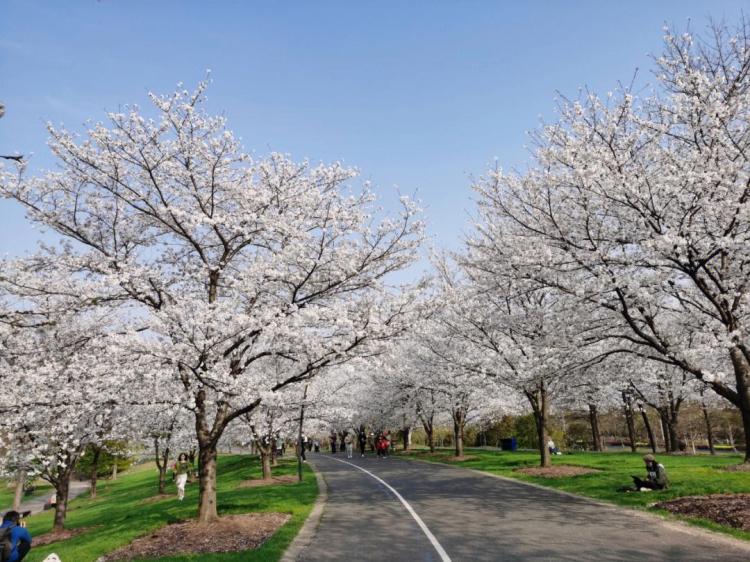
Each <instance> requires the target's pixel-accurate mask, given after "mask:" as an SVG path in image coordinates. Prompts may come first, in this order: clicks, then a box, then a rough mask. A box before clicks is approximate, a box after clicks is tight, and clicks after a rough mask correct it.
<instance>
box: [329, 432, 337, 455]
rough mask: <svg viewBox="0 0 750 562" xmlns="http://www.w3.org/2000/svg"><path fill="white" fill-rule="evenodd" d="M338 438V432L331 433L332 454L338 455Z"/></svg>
mask: <svg viewBox="0 0 750 562" xmlns="http://www.w3.org/2000/svg"><path fill="white" fill-rule="evenodd" d="M337 439H338V437H337V436H336V432H333V431H332V432H331V453H332V454H334V455H335V454H336V440H337Z"/></svg>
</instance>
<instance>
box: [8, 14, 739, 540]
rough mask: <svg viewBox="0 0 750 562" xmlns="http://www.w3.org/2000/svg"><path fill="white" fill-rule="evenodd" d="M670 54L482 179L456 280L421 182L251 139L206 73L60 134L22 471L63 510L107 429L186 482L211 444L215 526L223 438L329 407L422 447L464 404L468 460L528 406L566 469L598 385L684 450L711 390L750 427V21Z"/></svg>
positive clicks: (30, 291)
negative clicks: (417, 277)
mask: <svg viewBox="0 0 750 562" xmlns="http://www.w3.org/2000/svg"><path fill="white" fill-rule="evenodd" d="M656 69H657V72H656V76H655V81H656V82H655V85H654V87H653V89H652V91H651V93H647V94H646V95H642V96H636V95H635V94H634V93H633V92H632V91H631V90H630V89H621V90H619V91H618V92H616V93H613V94H610V95H607V96H606V97H605V98H603V99H602V98H600V97H597V96H595V95H592V94H587V95H586V96H585V97H583V98H581V99H579V100H577V101H568V100H563V101H562V102H561V103H560V108H559V119H558V120H557V122H555V123H553V124H551V125H548V126H545V127H543V128H541V129H540V130H539V131H538V132H537V133H536V134H535V137H534V138H535V142H536V148H535V151H534V157H533V162H532V163H531V165H530V166H529V168H528V169H527V170H526V171H523V172H517V173H505V172H503V171H501V170H499V169H493V170H491V171H490V172H489V173H488V174H487V175H486V176H485V177H483V178H480V179H479V180H478V181H477V182H476V183H475V185H474V190H475V193H476V197H477V203H478V216H477V218H476V221H475V225H474V229H473V232H472V234H471V235H470V236H469V237H468V238H467V239H466V241H465V247H464V248H463V250H462V251H459V252H456V253H455V254H454V255H450V256H447V257H438V258H436V259H435V260H434V261H435V274H434V282H433V283H432V285H431V287H430V288H429V290H426V289H425V288H424V287H422V286H421V285H419V286H415V287H394V286H391V285H389V284H388V281H387V280H388V278H389V276H390V274H392V273H394V272H397V271H399V270H402V269H404V268H406V267H408V266H410V265H411V264H412V263H413V262H414V260H415V258H416V257H417V252H418V248H419V245H420V243H421V240H422V237H423V225H422V223H421V221H420V220H419V217H418V214H417V210H416V208H415V207H414V205H413V204H412V203H411V202H410V201H409V200H408V199H405V198H404V199H401V209H400V212H398V213H395V214H393V215H389V214H388V213H385V212H383V211H382V209H379V208H378V207H377V206H376V204H375V200H374V196H373V194H372V192H371V191H370V189H369V187H368V186H367V185H364V186H363V187H362V188H359V189H354V188H352V187H351V183H352V181H353V179H354V178H355V176H356V172H355V171H354V170H351V169H347V168H344V167H343V166H341V165H339V164H333V165H317V166H314V165H311V164H310V163H308V162H302V163H297V162H293V161H292V160H290V159H289V158H288V157H286V156H284V155H280V154H271V155H270V156H268V157H265V158H256V157H253V156H251V155H248V154H246V153H245V152H244V151H243V149H242V147H241V146H240V143H239V141H238V140H237V138H236V137H235V136H234V135H233V134H232V132H231V131H229V130H228V129H227V128H226V123H225V120H224V118H222V117H215V116H211V115H209V114H207V113H206V112H205V110H204V109H203V103H204V101H205V96H204V91H205V88H206V84H205V83H202V84H200V85H199V87H198V88H197V90H196V91H194V92H189V91H183V90H180V91H177V92H176V93H174V94H173V95H170V96H155V95H152V96H151V101H152V103H153V108H152V109H151V110H149V111H142V110H140V109H139V108H137V107H126V108H124V109H123V110H122V111H121V112H119V113H110V114H108V115H107V121H106V123H96V124H94V125H93V126H92V127H91V128H90V129H89V130H88V131H87V133H86V134H85V135H84V136H82V137H79V136H78V135H76V134H74V133H71V132H68V131H66V130H60V129H56V128H54V127H52V126H50V127H49V133H50V137H51V139H50V147H51V149H52V151H53V153H54V155H55V156H56V157H57V160H58V163H59V168H58V169H57V170H56V171H53V172H46V173H41V174H38V175H30V174H28V173H27V170H26V166H27V163H26V162H23V161H21V162H20V163H19V164H18V166H17V167H15V168H3V169H0V194H1V195H2V196H4V197H6V198H10V199H13V200H15V201H16V202H18V203H19V204H20V205H22V206H23V207H24V208H25V210H26V212H27V216H28V218H29V219H30V220H31V221H33V222H34V223H36V224H38V225H39V226H41V227H43V228H46V229H49V230H51V231H53V232H54V233H56V234H57V236H58V239H59V243H58V244H56V245H42V246H41V247H40V248H39V251H38V252H37V253H35V254H34V255H33V256H29V257H24V258H21V259H16V260H5V261H4V262H3V263H2V267H1V268H0V339H1V340H2V349H1V351H0V376H1V377H2V379H3V381H4V382H6V386H5V387H6V388H10V387H12V381H13V380H16V378H21V379H22V380H24V381H26V382H25V386H27V387H28V388H29V389H30V390H29V391H28V392H18V393H9V392H6V393H5V394H4V395H3V398H2V399H1V400H0V402H1V403H0V409H2V412H3V417H2V422H0V438H1V439H2V446H3V449H4V451H6V452H7V454H5V455H4V456H3V459H4V463H5V464H6V465H7V468H9V469H11V468H12V469H13V470H16V471H19V472H29V473H32V472H36V473H41V474H42V475H43V476H44V477H46V478H47V479H48V480H49V481H50V482H52V483H53V484H54V485H55V487H56V488H57V490H58V495H59V498H61V501H59V502H58V504H59V507H58V514H57V515H56V526H57V527H61V526H62V524H63V521H64V516H65V504H66V501H65V498H66V497H67V485H68V484H67V483H68V482H69V479H70V474H71V472H72V467H73V466H74V465H75V462H76V459H77V458H78V457H79V456H80V455H81V454H82V452H83V451H84V450H85V449H86V447H87V446H89V445H95V446H98V445H97V444H100V443H103V442H104V441H106V440H108V439H113V438H124V439H129V440H141V441H143V442H147V443H150V444H153V446H154V452H155V457H156V459H157V466H158V467H159V472H160V482H161V485H160V487H161V489H163V481H164V475H165V471H166V466H167V461H168V459H169V455H170V451H174V449H175V447H177V446H183V444H185V443H188V442H191V443H195V445H196V447H197V456H198V461H199V467H200V471H199V472H200V473H199V481H200V501H199V509H198V517H199V520H200V521H201V522H202V523H210V522H212V521H214V520H215V519H216V518H217V517H218V512H217V506H216V476H217V475H216V471H217V465H216V457H217V447H218V444H219V442H220V441H221V440H222V439H223V438H224V439H226V438H227V437H228V436H230V434H231V432H239V433H240V434H244V435H251V434H253V435H255V437H256V440H257V441H260V442H262V440H263V439H264V438H266V439H269V438H271V437H272V436H273V435H274V433H275V432H276V431H278V430H279V428H280V427H281V426H283V427H284V428H287V430H289V429H288V428H290V427H293V426H294V424H295V423H296V422H295V420H298V421H299V420H302V419H303V417H304V416H305V411H306V409H307V415H308V416H309V419H310V420H312V421H313V423H320V424H323V423H330V424H332V425H333V426H347V427H350V428H354V429H355V430H357V431H361V430H362V427H363V426H364V425H369V426H371V427H373V428H374V427H378V426H379V427H385V426H386V425H388V426H391V427H393V426H395V427H400V428H401V429H402V430H403V432H404V436H405V442H407V443H408V434H409V431H410V429H411V427H413V426H415V425H418V424H420V425H422V426H423V427H424V429H425V432H426V433H427V435H428V440H429V441H430V442H431V443H432V439H431V436H432V433H433V430H434V426H435V423H436V419H439V417H440V416H441V415H443V414H444V413H448V414H449V415H450V420H451V422H452V425H453V428H454V436H455V439H454V442H455V443H456V455H457V456H461V455H462V453H463V449H462V447H463V445H462V443H463V433H464V428H465V426H466V424H467V422H469V421H470V420H471V419H478V418H479V417H486V416H491V415H492V413H493V412H497V411H499V410H505V411H508V410H514V409H516V408H518V407H519V404H520V403H522V402H525V403H526V406H527V407H528V408H530V409H531V411H532V412H533V414H534V418H535V420H536V424H537V430H538V441H539V444H540V461H541V464H542V465H547V464H548V463H549V452H548V450H547V447H546V446H545V444H546V442H547V437H548V432H547V425H548V418H549V415H550V407H551V403H552V400H553V398H555V399H559V400H561V401H566V403H575V404H580V405H585V406H586V407H587V408H588V409H589V412H590V416H591V420H592V428H594V429H593V432H594V443H595V444H596V443H598V442H599V441H600V440H599V439H598V437H597V433H598V430H597V429H596V419H597V406H598V405H600V404H602V403H603V402H606V401H607V400H620V399H621V400H622V401H623V404H624V407H625V411H626V413H629V415H630V418H629V426H630V425H632V424H631V422H632V419H633V417H634V416H635V411H634V409H633V404H634V402H635V403H639V404H643V403H645V404H647V405H651V406H652V407H654V408H655V409H657V410H658V411H659V413H660V418H661V420H662V423H663V425H664V429H665V434H666V435H667V436H668V438H669V441H670V447H673V448H674V447H676V434H674V432H673V431H672V430H673V428H674V427H675V425H676V419H677V416H678V414H679V409H680V406H681V404H682V403H683V402H684V400H685V399H686V396H687V395H688V393H689V392H693V391H696V390H697V391H698V392H701V393H702V392H704V391H706V390H710V391H713V392H714V393H715V394H716V395H717V396H720V397H721V398H722V399H725V400H727V401H729V402H730V403H732V404H733V405H734V406H736V407H737V408H738V410H739V411H740V412H741V414H742V418H743V423H744V428H745V438H746V440H750V343H749V341H750V336H749V335H748V331H747V326H746V322H747V316H748V307H749V305H750V303H749V302H748V286H747V283H748V281H747V279H748V269H749V268H750V239H749V238H750V161H749V160H748V158H749V156H748V150H750V128H749V126H748V123H750V103H748V102H750V77H749V76H748V73H749V72H750V27H749V26H748V24H746V23H745V22H742V23H741V24H740V27H739V29H737V30H734V31H733V32H731V33H730V31H729V30H728V29H727V28H724V27H716V28H714V29H713V36H712V38H711V40H710V41H695V40H694V39H693V38H692V37H691V36H690V35H688V34H685V35H676V34H673V33H669V32H668V33H667V35H666V38H665V50H664V53H663V55H662V56H660V57H659V58H657V59H656ZM375 358H377V361H376V360H375ZM363 371H369V372H370V375H371V376H368V377H362V376H360V375H361V374H362V372H363ZM186 415H187V416H189V418H190V419H189V423H188V422H187V420H186ZM644 419H645V418H644ZM188 426H189V427H190V431H189V432H186V428H187V427H188ZM321 427H322V426H321ZM297 431H298V434H299V432H300V431H301V427H298V430H297ZM631 433H632V432H631ZM631 441H633V442H634V440H633V439H631ZM651 441H652V446H653V439H651ZM178 444H179V445H178ZM746 451H748V452H747V453H746V461H747V462H750V448H746ZM261 454H262V455H264V463H263V464H264V467H265V469H266V470H265V474H266V476H267V475H268V466H267V464H268V463H267V461H268V451H265V452H264V450H263V449H261Z"/></svg>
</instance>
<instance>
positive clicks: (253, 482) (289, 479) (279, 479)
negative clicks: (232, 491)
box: [237, 474, 299, 488]
mask: <svg viewBox="0 0 750 562" xmlns="http://www.w3.org/2000/svg"><path fill="white" fill-rule="evenodd" d="M298 481H299V479H298V478H297V477H296V476H293V475H291V474H285V475H283V476H273V477H272V478H270V479H268V480H264V479H263V478H252V479H250V480H243V481H242V482H240V483H239V484H238V485H237V487H238V488H257V487H259V486H272V485H275V484H294V483H296V482H298Z"/></svg>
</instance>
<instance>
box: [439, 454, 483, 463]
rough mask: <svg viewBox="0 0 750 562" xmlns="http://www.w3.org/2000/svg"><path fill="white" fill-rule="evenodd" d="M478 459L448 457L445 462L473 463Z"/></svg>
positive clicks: (467, 456) (464, 456)
mask: <svg viewBox="0 0 750 562" xmlns="http://www.w3.org/2000/svg"><path fill="white" fill-rule="evenodd" d="M478 458H479V457H476V456H472V455H463V456H461V457H448V458H447V459H445V460H447V461H450V462H464V461H474V460H476V459H478Z"/></svg>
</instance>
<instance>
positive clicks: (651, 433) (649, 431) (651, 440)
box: [638, 404, 656, 454]
mask: <svg viewBox="0 0 750 562" xmlns="http://www.w3.org/2000/svg"><path fill="white" fill-rule="evenodd" d="M638 409H639V410H640V411H641V417H642V418H643V425H644V427H645V428H646V434H647V435H648V444H649V446H650V447H651V452H652V453H654V454H656V439H655V438H654V430H653V429H651V422H650V421H649V419H648V414H647V413H646V410H645V409H644V408H643V404H638Z"/></svg>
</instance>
